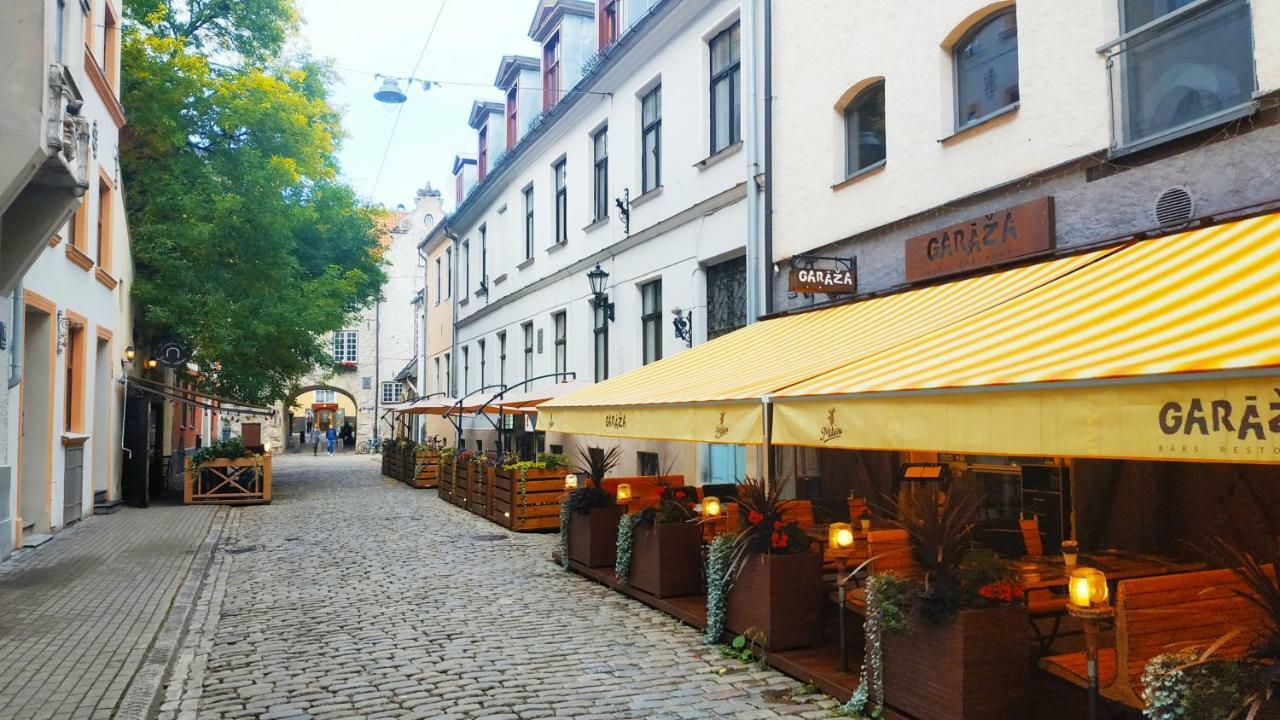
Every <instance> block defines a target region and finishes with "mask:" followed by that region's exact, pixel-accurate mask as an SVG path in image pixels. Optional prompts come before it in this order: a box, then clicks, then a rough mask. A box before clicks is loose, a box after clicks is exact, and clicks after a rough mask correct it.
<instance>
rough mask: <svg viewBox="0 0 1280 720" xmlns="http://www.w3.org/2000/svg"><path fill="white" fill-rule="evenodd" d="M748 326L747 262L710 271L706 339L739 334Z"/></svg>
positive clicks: (717, 266)
mask: <svg viewBox="0 0 1280 720" xmlns="http://www.w3.org/2000/svg"><path fill="white" fill-rule="evenodd" d="M746 324H747V258H746V257H745V256H739V257H736V258H734V259H732V260H726V261H724V262H722V263H717V264H715V265H710V266H708V267H707V339H708V340H714V339H715V338H718V337H720V336H721V335H726V334H728V333H731V332H733V331H734V330H737V329H738V328H740V327H744V326H746Z"/></svg>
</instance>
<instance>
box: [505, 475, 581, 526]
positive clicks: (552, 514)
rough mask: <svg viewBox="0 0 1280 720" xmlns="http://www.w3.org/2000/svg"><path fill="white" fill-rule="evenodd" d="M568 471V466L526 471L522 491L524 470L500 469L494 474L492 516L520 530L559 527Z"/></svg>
mask: <svg viewBox="0 0 1280 720" xmlns="http://www.w3.org/2000/svg"><path fill="white" fill-rule="evenodd" d="M568 473H569V471H568V470H567V469H564V468H561V469H557V470H526V471H525V477H524V492H523V493H521V490H520V472H519V471H518V470H509V469H506V468H497V469H496V470H494V473H493V496H492V500H491V502H490V505H489V519H490V520H492V521H493V522H495V523H497V524H499V525H501V526H503V527H505V528H508V529H511V530H515V531H517V532H523V531H528V530H554V529H557V528H559V527H560V500H561V499H562V498H563V497H564V492H565V490H564V476H565V475H567V474H568Z"/></svg>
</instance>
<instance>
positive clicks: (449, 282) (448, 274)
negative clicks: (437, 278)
mask: <svg viewBox="0 0 1280 720" xmlns="http://www.w3.org/2000/svg"><path fill="white" fill-rule="evenodd" d="M444 274H445V278H444V296H445V297H447V298H449V297H453V248H448V249H446V250H445V251H444Z"/></svg>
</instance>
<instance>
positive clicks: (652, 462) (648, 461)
mask: <svg viewBox="0 0 1280 720" xmlns="http://www.w3.org/2000/svg"><path fill="white" fill-rule="evenodd" d="M636 468H637V470H638V474H640V475H643V476H645V477H655V476H657V475H659V474H660V473H661V472H662V469H661V468H660V467H659V466H658V453H654V452H638V453H636Z"/></svg>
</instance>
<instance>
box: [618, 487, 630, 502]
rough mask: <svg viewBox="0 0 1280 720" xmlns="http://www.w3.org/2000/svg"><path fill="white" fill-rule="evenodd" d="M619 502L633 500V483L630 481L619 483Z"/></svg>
mask: <svg viewBox="0 0 1280 720" xmlns="http://www.w3.org/2000/svg"><path fill="white" fill-rule="evenodd" d="M618 502H620V503H626V502H631V485H630V484H628V483H618Z"/></svg>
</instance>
